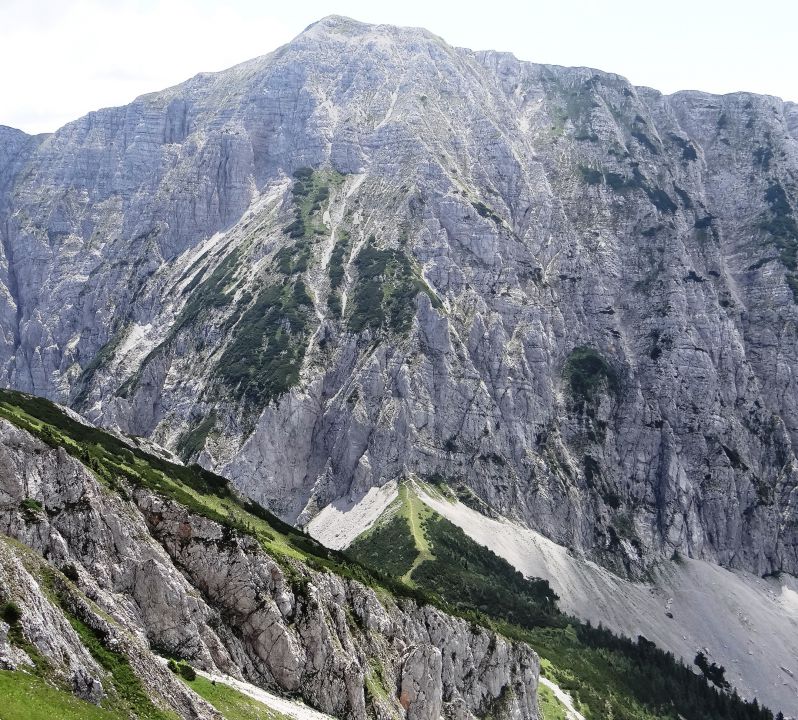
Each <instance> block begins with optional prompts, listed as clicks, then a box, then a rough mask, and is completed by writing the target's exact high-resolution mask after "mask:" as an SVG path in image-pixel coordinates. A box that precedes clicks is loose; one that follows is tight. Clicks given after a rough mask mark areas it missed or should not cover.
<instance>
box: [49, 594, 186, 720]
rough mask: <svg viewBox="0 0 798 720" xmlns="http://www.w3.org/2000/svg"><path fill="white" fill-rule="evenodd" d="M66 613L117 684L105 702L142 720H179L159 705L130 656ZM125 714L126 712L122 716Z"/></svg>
mask: <svg viewBox="0 0 798 720" xmlns="http://www.w3.org/2000/svg"><path fill="white" fill-rule="evenodd" d="M62 609H64V612H65V613H66V615H67V618H68V619H69V622H70V624H71V625H72V627H73V629H74V630H75V632H76V633H77V634H78V637H79V638H80V641H81V642H82V643H83V645H84V646H85V647H86V649H87V650H88V651H89V652H90V653H91V655H92V657H93V658H94V659H95V660H96V661H97V662H98V663H99V664H100V665H101V666H102V668H103V669H104V670H105V671H106V672H108V674H109V675H110V677H111V684H112V687H113V691H114V692H113V695H115V696H116V697H113V696H112V695H110V694H109V697H108V698H106V700H105V701H104V702H106V703H107V704H108V706H109V707H110V708H112V709H116V710H117V711H118V712H120V713H125V712H127V713H130V714H131V715H133V714H135V716H136V717H137V718H139V720H175V719H176V717H177V716H176V715H175V714H174V713H172V712H166V711H164V710H161V709H160V708H158V707H156V706H155V705H154V704H153V703H152V700H150V696H149V694H148V692H147V691H146V690H145V689H144V686H143V685H142V684H141V680H139V678H138V676H137V675H136V673H135V672H134V671H133V668H132V667H131V666H130V663H129V662H128V659H127V657H126V656H125V655H124V654H122V653H119V652H114V651H113V650H109V649H108V648H107V647H106V645H105V640H106V638H105V637H104V636H103V634H102V633H100V632H98V631H97V630H94V629H92V628H90V627H89V626H88V625H86V624H85V623H84V622H83V621H82V620H80V619H78V618H77V617H76V616H75V615H73V614H71V613H69V612H68V611H67V610H66V609H65V608H63V606H62ZM122 716H123V717H124V715H122Z"/></svg>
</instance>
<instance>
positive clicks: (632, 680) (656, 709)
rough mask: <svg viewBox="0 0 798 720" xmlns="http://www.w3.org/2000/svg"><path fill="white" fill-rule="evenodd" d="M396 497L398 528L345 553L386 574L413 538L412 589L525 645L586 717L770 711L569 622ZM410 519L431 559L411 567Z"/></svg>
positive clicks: (503, 566)
mask: <svg viewBox="0 0 798 720" xmlns="http://www.w3.org/2000/svg"><path fill="white" fill-rule="evenodd" d="M438 492H441V491H440V490H438ZM413 498H415V499H413ZM400 501H401V503H402V508H403V510H402V512H401V513H397V514H396V515H395V516H394V517H395V518H396V517H401V518H402V519H403V520H404V524H403V525H402V524H400V523H395V522H393V521H392V524H391V525H390V528H388V526H387V524H385V523H379V522H378V523H377V524H376V525H375V526H374V527H373V528H372V529H371V530H370V531H369V532H368V533H366V534H364V535H363V536H362V537H361V538H358V539H357V540H356V541H355V542H354V543H353V544H352V545H351V546H350V548H349V551H348V552H351V553H352V555H353V556H354V557H355V558H356V559H357V560H359V561H361V562H363V563H366V564H372V565H374V564H375V563H376V566H377V567H380V568H381V569H383V570H385V571H390V569H391V568H392V567H393V565H392V564H391V563H390V562H388V563H384V564H379V557H380V555H382V556H384V557H388V558H390V557H393V553H394V546H397V545H398V546H399V547H404V546H406V545H407V543H408V542H412V546H413V548H415V551H416V556H415V558H414V560H415V562H413V563H412V566H413V567H412V570H410V571H409V573H408V571H407V570H406V569H404V567H402V568H400V569H402V571H403V572H405V573H408V574H409V575H410V576H411V579H412V581H413V582H414V583H415V585H416V586H417V588H418V589H419V590H422V591H426V592H430V593H432V594H433V595H434V596H437V597H439V598H440V599H441V600H442V601H443V602H444V603H445V604H446V605H447V606H448V607H449V608H454V609H455V611H456V612H458V613H459V614H461V615H465V616H469V612H468V611H469V609H470V610H471V613H472V615H471V616H472V617H473V618H474V619H475V620H476V621H477V622H480V623H481V624H487V625H490V626H492V627H493V628H494V629H496V630H498V631H499V632H501V633H503V634H504V635H507V636H508V637H513V638H516V639H518V640H522V641H524V642H527V643H529V644H530V645H531V646H532V647H533V648H535V650H536V651H537V652H538V653H539V654H540V656H541V658H542V660H543V662H542V667H543V672H544V674H545V675H546V676H547V677H549V678H550V679H551V680H553V681H554V682H556V683H558V684H559V685H560V686H561V687H562V688H563V689H564V690H566V691H568V692H570V693H571V696H572V697H573V699H574V704H575V705H576V706H577V707H578V708H579V709H580V711H581V712H582V713H583V714H584V715H585V717H586V718H588V719H589V720H598V719H599V718H602V719H603V718H606V717H613V718H615V720H655V719H658V718H669V719H670V718H674V719H675V718H677V717H678V714H679V713H681V715H682V716H683V717H684V718H686V719H687V720H699V719H700V720H709V719H710V718H715V719H718V720H719V719H721V718H724V719H725V718H729V719H734V718H757V719H763V720H764V719H767V718H769V717H772V715H771V714H770V713H769V711H766V710H765V711H762V710H760V709H759V708H754V707H751V706H746V705H743V704H742V703H740V702H738V701H735V700H732V699H730V698H729V697H728V696H726V695H722V694H720V693H718V692H716V691H715V690H714V689H713V688H711V687H709V686H708V685H707V684H706V682H705V681H704V680H703V678H700V677H698V676H696V675H694V674H693V673H692V671H691V670H689V669H688V668H686V667H684V666H683V665H682V664H681V663H678V662H677V661H675V660H674V658H673V657H672V656H670V655H668V654H665V653H663V652H661V651H659V650H657V649H656V648H654V647H653V645H652V644H651V643H648V642H647V641H646V640H645V639H642V640H639V641H638V642H632V641H629V640H624V639H620V638H617V637H615V636H613V635H612V634H611V633H609V632H607V631H605V630H602V629H596V628H591V627H590V626H587V625H583V624H581V623H580V622H579V621H577V620H575V619H574V618H569V617H566V616H565V615H563V614H562V613H560V612H559V611H558V610H557V609H556V603H555V600H556V595H554V594H553V593H552V592H551V589H550V588H549V586H548V583H546V582H545V581H541V580H537V579H529V578H524V577H523V576H522V575H521V574H520V573H518V572H517V571H516V570H515V568H513V567H512V566H511V565H510V564H509V563H508V562H506V561H505V560H504V559H503V558H500V557H498V556H497V555H495V554H494V553H493V552H492V551H490V550H489V549H488V548H486V547H483V546H481V545H479V544H477V543H475V542H474V541H473V540H472V539H471V538H469V537H468V536H467V535H466V534H465V533H464V532H463V531H462V530H461V529H460V528H458V527H457V526H455V525H453V524H452V523H450V522H449V521H447V520H445V519H444V518H442V517H440V516H439V515H437V514H436V513H434V512H433V511H432V510H430V509H428V508H427V509H426V510H425V509H419V508H418V505H419V504H421V501H420V500H419V499H418V497H417V496H415V495H414V493H413V492H412V487H411V486H409V485H404V491H403V492H400ZM411 515H412V516H415V517H416V518H421V521H420V523H419V525H420V528H421V530H422V532H421V533H420V534H421V535H423V547H425V548H426V552H427V555H428V557H427V558H426V559H425V560H424V561H422V562H418V560H419V557H420V552H419V548H420V547H422V544H421V543H419V540H418V537H417V535H418V532H416V533H414V532H413V531H412V525H411V523H410V520H409V518H410V517H411ZM418 527H419V526H418V525H417V526H416V528H417V529H418ZM402 528H403V530H404V533H405V534H406V535H405V538H404V539H402V535H401V532H400V531H401V529H402ZM386 529H390V531H391V532H390V534H389V535H386ZM411 537H412V540H410V539H408V538H411ZM394 572H396V570H394ZM474 611H476V613H475V614H474ZM674 702H675V703H676V704H673V703H674ZM549 709H551V708H549ZM554 717H556V715H555V716H554Z"/></svg>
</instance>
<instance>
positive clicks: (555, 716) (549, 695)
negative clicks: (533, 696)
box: [538, 683, 568, 720]
mask: <svg viewBox="0 0 798 720" xmlns="http://www.w3.org/2000/svg"><path fill="white" fill-rule="evenodd" d="M538 710H540V717H541V720H568V713H567V712H566V710H565V707H563V704H562V703H561V702H560V701H559V700H558V699H557V698H556V697H555V696H554V692H553V691H552V690H551V689H549V688H548V687H546V686H545V685H544V684H543V683H540V685H538Z"/></svg>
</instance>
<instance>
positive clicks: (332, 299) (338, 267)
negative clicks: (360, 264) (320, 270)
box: [327, 229, 352, 317]
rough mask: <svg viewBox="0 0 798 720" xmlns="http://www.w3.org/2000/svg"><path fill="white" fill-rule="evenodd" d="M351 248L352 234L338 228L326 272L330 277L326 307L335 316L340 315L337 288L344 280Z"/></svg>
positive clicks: (339, 298)
mask: <svg viewBox="0 0 798 720" xmlns="http://www.w3.org/2000/svg"><path fill="white" fill-rule="evenodd" d="M351 249H352V236H351V235H350V234H349V231H348V230H343V229H341V230H338V232H337V233H336V238H335V245H334V246H333V249H332V253H330V263H329V265H328V266H327V274H328V275H329V278H330V294H329V295H328V296H327V307H328V308H329V309H330V311H331V312H332V314H333V315H334V316H336V317H341V312H342V307H341V294H340V291H339V288H340V287H341V285H342V284H343V282H344V277H345V268H346V262H347V260H348V257H349V253H350V251H351Z"/></svg>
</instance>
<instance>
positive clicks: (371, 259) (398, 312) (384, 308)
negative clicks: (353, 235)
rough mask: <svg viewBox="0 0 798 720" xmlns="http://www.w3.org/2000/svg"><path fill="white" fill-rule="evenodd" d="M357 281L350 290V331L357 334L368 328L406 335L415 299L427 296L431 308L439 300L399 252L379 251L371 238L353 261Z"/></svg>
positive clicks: (407, 258)
mask: <svg viewBox="0 0 798 720" xmlns="http://www.w3.org/2000/svg"><path fill="white" fill-rule="evenodd" d="M354 265H355V268H356V269H357V282H356V284H355V286H354V288H353V291H352V300H351V305H350V308H351V310H350V315H349V329H350V330H351V331H352V332H355V333H358V332H362V331H363V330H366V329H368V328H370V329H372V330H379V329H382V328H386V329H390V330H391V331H393V332H395V333H397V334H403V333H406V332H407V331H408V330H409V329H410V324H411V323H412V321H413V316H414V315H415V302H414V300H415V297H416V295H418V294H419V293H420V292H423V293H426V295H427V296H428V297H429V299H430V301H431V302H432V305H433V307H436V308H440V307H441V306H442V304H441V301H440V300H439V299H438V297H437V296H436V295H435V293H433V292H432V290H431V289H430V287H429V286H428V285H427V284H426V283H425V282H424V280H423V279H422V278H421V277H420V276H419V275H418V273H417V272H416V271H415V270H414V268H413V265H412V263H411V262H410V258H409V257H408V256H407V255H406V254H405V253H404V252H403V251H401V250H396V249H392V248H385V249H379V248H377V245H376V239H375V238H374V236H373V235H372V236H371V238H370V239H369V241H368V242H367V243H366V245H365V247H363V249H362V250H361V251H360V252H359V253H358V255H357V258H355V262H354Z"/></svg>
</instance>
